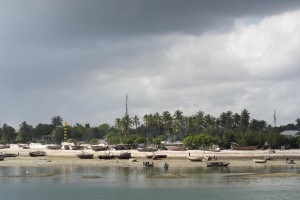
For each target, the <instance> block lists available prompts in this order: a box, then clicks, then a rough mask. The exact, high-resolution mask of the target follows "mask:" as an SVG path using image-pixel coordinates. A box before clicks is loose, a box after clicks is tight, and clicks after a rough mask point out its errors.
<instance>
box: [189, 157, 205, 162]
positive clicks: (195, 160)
mask: <svg viewBox="0 0 300 200" xmlns="http://www.w3.org/2000/svg"><path fill="white" fill-rule="evenodd" d="M187 159H189V160H190V161H193V162H201V161H202V160H203V159H204V157H202V156H188V157H187Z"/></svg>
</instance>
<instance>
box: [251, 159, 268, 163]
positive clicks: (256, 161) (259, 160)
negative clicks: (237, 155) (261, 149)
mask: <svg viewBox="0 0 300 200" xmlns="http://www.w3.org/2000/svg"><path fill="white" fill-rule="evenodd" d="M253 161H254V162H255V163H266V162H267V160H266V159H253Z"/></svg>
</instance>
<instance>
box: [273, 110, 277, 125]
mask: <svg viewBox="0 0 300 200" xmlns="http://www.w3.org/2000/svg"><path fill="white" fill-rule="evenodd" d="M273 118H274V127H276V109H274V115H273Z"/></svg>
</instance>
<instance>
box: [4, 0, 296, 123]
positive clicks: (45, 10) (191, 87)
mask: <svg viewBox="0 0 300 200" xmlns="http://www.w3.org/2000/svg"><path fill="white" fill-rule="evenodd" d="M0 30H1V31H0V122H1V124H2V125H3V124H4V123H7V124H8V125H10V126H13V127H15V128H18V127H19V125H20V124H21V123H22V122H23V121H26V122H27V124H30V125H33V126H36V125H37V124H38V123H45V124H48V123H51V118H52V117H53V116H61V117H62V118H63V119H64V121H66V122H68V123H69V124H71V125H74V124H75V123H80V124H85V123H89V124H90V125H91V126H99V125H101V124H103V123H108V124H110V125H114V122H115V119H116V118H122V117H123V116H124V114H125V96H126V94H128V113H129V116H131V117H133V116H134V115H137V116H139V118H140V119H142V118H143V116H144V115H145V114H150V113H152V114H154V113H156V112H158V113H162V112H164V111H169V112H170V113H171V114H173V113H174V112H175V111H176V110H181V111H182V112H183V115H185V116H192V115H194V114H195V113H197V112H198V111H203V112H204V113H205V114H210V115H213V116H215V117H219V115H220V114H221V113H222V112H226V111H232V112H233V113H241V111H242V110H243V109H247V110H248V111H249V112H250V116H251V118H252V119H253V118H254V119H258V120H265V121H266V122H267V123H268V124H270V125H274V123H273V121H274V119H273V115H274V110H276V117H277V120H276V122H277V125H285V124H288V123H295V120H296V119H297V118H300V88H299V85H300V78H299V77H300V67H299V63H300V62H299V61H300V57H299V55H300V54H299V52H300V1H298V0H285V1H278V0H264V1H261V0H251V1H249V0H226V1H219V0H206V1H205V0H84V1H82V0H26V1H24V0H0ZM141 121H142V120H141Z"/></svg>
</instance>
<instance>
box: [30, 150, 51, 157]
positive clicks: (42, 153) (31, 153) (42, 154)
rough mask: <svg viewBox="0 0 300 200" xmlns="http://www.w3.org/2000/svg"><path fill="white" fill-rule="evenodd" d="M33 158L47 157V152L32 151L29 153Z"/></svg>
mask: <svg viewBox="0 0 300 200" xmlns="http://www.w3.org/2000/svg"><path fill="white" fill-rule="evenodd" d="M29 155H30V156H31V157H38V156H46V155H47V153H46V152H45V151H31V152H29Z"/></svg>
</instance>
